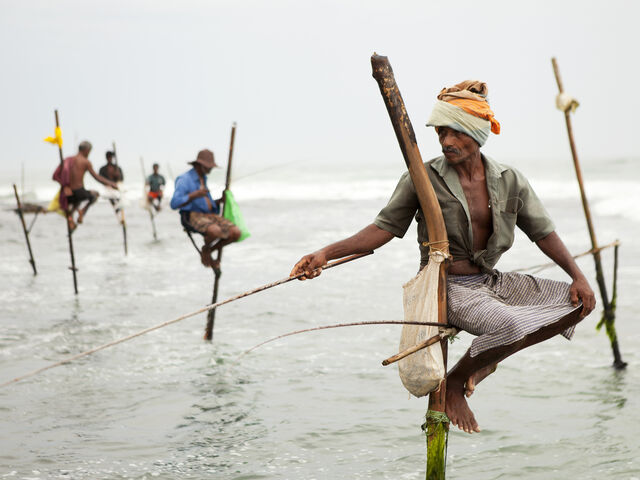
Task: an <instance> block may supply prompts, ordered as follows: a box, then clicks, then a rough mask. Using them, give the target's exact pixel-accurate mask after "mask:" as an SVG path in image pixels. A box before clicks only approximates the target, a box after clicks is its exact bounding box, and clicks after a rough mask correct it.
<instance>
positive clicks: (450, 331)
mask: <svg viewBox="0 0 640 480" xmlns="http://www.w3.org/2000/svg"><path fill="white" fill-rule="evenodd" d="M367 325H420V326H422V327H438V328H441V329H444V330H443V332H441V333H439V334H438V335H434V336H433V337H431V338H429V339H427V340H425V341H424V342H422V343H419V344H417V345H414V346H413V347H411V348H408V349H406V350H404V351H402V352H400V353H398V354H397V355H394V356H392V357H389V358H387V359H386V360H384V361H383V362H382V365H384V366H387V365H390V364H392V363H395V362H397V361H398V360H400V359H402V358H404V357H406V356H409V355H411V354H412V353H415V352H417V351H418V350H422V349H423V348H426V347H429V346H431V345H433V344H434V343H436V342H438V341H440V340H441V339H442V338H443V337H444V336H447V335H450V334H453V333H454V332H455V331H457V330H455V329H453V328H451V325H449V324H446V323H439V322H409V321H404V320H374V321H369V322H352V323H337V324H334V325H322V326H320V327H313V328H305V329H303V330H294V331H293V332H287V333H283V334H282V335H278V336H277V337H272V338H269V339H268V340H265V341H264V342H260V343H258V344H257V345H254V346H253V347H251V348H250V349H248V350H245V351H244V352H243V353H242V355H240V356H239V357H238V358H242V357H244V356H245V355H246V354H248V353H250V352H253V351H254V350H255V349H257V348H259V347H261V346H263V345H266V344H267V343H270V342H275V341H276V340H280V339H281V338H285V337H290V336H292V335H299V334H301V333H307V332H316V331H318V330H328V329H331V328H343V327H361V326H367Z"/></svg>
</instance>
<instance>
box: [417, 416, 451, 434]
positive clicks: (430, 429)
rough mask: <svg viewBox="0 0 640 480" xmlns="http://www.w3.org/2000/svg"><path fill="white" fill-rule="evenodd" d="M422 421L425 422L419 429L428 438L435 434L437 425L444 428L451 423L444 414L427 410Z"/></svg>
mask: <svg viewBox="0 0 640 480" xmlns="http://www.w3.org/2000/svg"><path fill="white" fill-rule="evenodd" d="M424 419H425V422H424V423H423V424H422V425H421V426H420V428H421V429H422V431H423V432H425V433H426V434H427V435H429V436H431V435H433V434H434V433H435V430H436V428H437V427H438V426H439V425H445V426H446V425H447V424H449V423H450V422H451V420H449V417H447V414H446V413H444V412H438V411H437V410H427V414H426V415H425V417H424Z"/></svg>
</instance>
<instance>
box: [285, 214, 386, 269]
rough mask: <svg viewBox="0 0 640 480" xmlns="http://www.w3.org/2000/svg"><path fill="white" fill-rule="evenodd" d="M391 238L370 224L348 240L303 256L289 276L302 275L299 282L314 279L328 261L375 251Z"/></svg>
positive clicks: (384, 231)
mask: <svg viewBox="0 0 640 480" xmlns="http://www.w3.org/2000/svg"><path fill="white" fill-rule="evenodd" d="M392 238H393V234H392V233H390V232H387V231H386V230H382V229H381V228H379V227H377V226H376V225H374V224H373V223H372V224H371V225H369V226H367V227H365V228H363V229H362V230H360V231H359V232H358V233H356V234H355V235H353V236H351V237H349V238H345V239H344V240H340V241H339V242H336V243H332V244H331V245H327V246H326V247H324V248H321V249H320V250H318V251H316V252H313V253H310V254H309V255H305V256H304V257H302V258H301V259H300V260H299V261H298V263H296V264H295V265H294V267H293V270H291V273H290V274H289V275H290V276H292V277H293V276H295V275H299V274H301V273H304V274H305V275H304V277H301V278H300V280H306V279H307V278H315V277H317V276H318V275H320V273H321V272H322V268H321V267H322V266H324V265H326V264H327V262H328V261H329V260H335V259H336V258H342V257H346V256H347V255H356V254H358V253H365V252H369V251H371V250H375V249H377V248H379V247H381V246H382V245H384V244H385V243H387V242H389V241H390V240H391V239H392Z"/></svg>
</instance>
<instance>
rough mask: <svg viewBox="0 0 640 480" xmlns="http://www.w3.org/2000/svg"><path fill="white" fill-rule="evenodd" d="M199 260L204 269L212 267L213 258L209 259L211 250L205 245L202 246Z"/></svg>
mask: <svg viewBox="0 0 640 480" xmlns="http://www.w3.org/2000/svg"><path fill="white" fill-rule="evenodd" d="M200 260H201V261H202V265H204V266H205V267H212V266H213V261H214V260H213V258H211V248H209V247H208V246H206V245H203V246H202V250H200Z"/></svg>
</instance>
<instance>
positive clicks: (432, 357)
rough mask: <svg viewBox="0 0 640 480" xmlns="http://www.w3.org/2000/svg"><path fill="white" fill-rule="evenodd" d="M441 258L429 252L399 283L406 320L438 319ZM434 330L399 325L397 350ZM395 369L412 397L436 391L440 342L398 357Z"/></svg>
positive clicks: (439, 375) (442, 371) (440, 376)
mask: <svg viewBox="0 0 640 480" xmlns="http://www.w3.org/2000/svg"><path fill="white" fill-rule="evenodd" d="M444 260H445V256H444V254H443V253H442V252H438V251H436V252H432V253H431V254H430V257H429V263H428V264H427V266H426V268H423V269H422V271H421V272H420V273H418V275H416V276H415V277H414V278H412V279H411V280H409V281H408V282H407V283H406V284H405V285H403V287H402V288H403V290H404V292H403V302H404V320H405V321H406V322H433V323H436V322H437V321H438V273H439V271H440V264H441V263H442V262H443V261H444ZM438 333H439V329H438V327H427V326H421V325H403V326H402V334H401V336H400V350H399V351H400V352H402V351H404V350H406V349H407V348H410V347H412V346H414V345H417V344H419V343H422V342H424V341H425V340H427V339H429V338H431V337H433V336H435V335H438ZM398 372H399V374H400V379H401V380H402V384H403V385H404V387H405V388H406V389H407V390H409V392H410V393H411V394H412V395H414V396H416V397H424V396H425V395H428V394H429V393H431V392H433V391H434V390H437V389H438V387H439V386H440V383H441V382H442V380H444V378H445V375H446V371H445V366H444V359H443V357H442V347H441V346H440V342H436V343H434V344H433V345H431V346H429V347H427V348H423V349H422V350H418V351H417V352H415V353H412V354H411V355H409V356H408V357H405V358H403V359H402V360H400V361H399V362H398Z"/></svg>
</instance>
